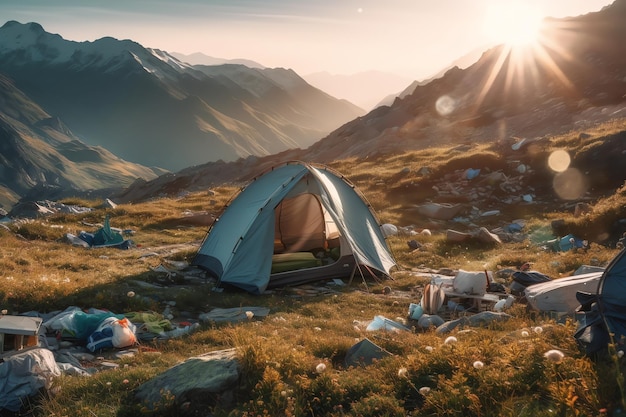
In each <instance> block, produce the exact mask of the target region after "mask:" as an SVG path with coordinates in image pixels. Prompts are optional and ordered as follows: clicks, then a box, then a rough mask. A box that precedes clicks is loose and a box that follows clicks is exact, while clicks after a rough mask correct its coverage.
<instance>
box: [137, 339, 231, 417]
mask: <svg viewBox="0 0 626 417" xmlns="http://www.w3.org/2000/svg"><path fill="white" fill-rule="evenodd" d="M239 375H240V366H239V362H238V361H237V358H236V352H235V349H227V350H220V351H216V352H210V353H207V354H204V355H201V356H196V357H192V358H189V359H187V360H186V361H184V362H182V363H180V364H178V365H175V366H174V367H172V368H170V369H168V370H167V371H165V372H163V373H162V374H160V375H157V376H156V377H155V378H153V379H151V380H150V381H147V382H145V383H144V384H142V385H141V386H140V387H139V388H137V390H136V391H135V398H136V399H137V400H139V402H140V403H141V406H142V408H143V409H144V410H147V411H155V410H157V409H159V410H163V408H164V407H165V408H172V409H177V410H183V411H184V410H185V409H190V408H196V407H199V406H215V405H219V406H221V407H225V406H228V405H229V404H231V403H232V402H233V399H234V389H235V388H236V386H237V383H238V381H239Z"/></svg>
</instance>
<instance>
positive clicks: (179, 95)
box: [0, 21, 364, 171]
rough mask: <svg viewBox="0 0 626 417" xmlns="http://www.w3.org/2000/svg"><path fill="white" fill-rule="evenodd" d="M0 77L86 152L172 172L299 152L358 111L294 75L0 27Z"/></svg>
mask: <svg viewBox="0 0 626 417" xmlns="http://www.w3.org/2000/svg"><path fill="white" fill-rule="evenodd" d="M0 73H1V74H4V75H5V76H6V77H8V78H10V79H11V80H12V82H13V84H14V85H15V87H16V88H18V89H19V90H21V91H22V92H23V93H24V94H25V95H27V96H28V97H30V98H31V99H32V100H33V101H34V102H35V103H37V104H38V105H39V106H41V107H42V108H43V109H45V111H46V112H48V113H49V114H51V115H53V116H55V117H58V118H59V119H61V120H62V121H63V122H64V123H65V124H66V125H67V126H69V127H70V128H71V130H72V131H73V132H74V134H75V135H76V136H77V137H79V138H81V140H83V141H84V142H85V143H86V144H88V145H93V146H103V147H105V148H106V149H108V150H109V151H111V152H112V153H114V154H115V155H117V156H119V157H121V158H123V159H125V160H128V161H132V162H134V163H139V164H142V165H145V166H156V167H161V168H164V169H167V170H170V171H175V170H178V169H182V168H185V167H188V166H192V165H196V164H201V163H206V162H210V161H217V160H224V161H233V160H236V159H237V158H240V157H246V156H249V155H257V156H263V155H271V154H274V153H277V152H280V151H282V150H285V149H291V148H305V147H307V146H309V145H311V144H312V143H314V142H315V141H317V140H319V139H320V138H321V137H323V136H325V135H327V134H328V133H329V132H331V131H332V130H334V129H336V128H337V127H339V126H341V125H342V124H343V123H345V122H347V121H349V120H352V119H354V118H355V117H358V116H360V115H362V114H363V113H364V110H363V109H360V108H358V107H357V106H355V105H353V104H351V103H349V102H347V101H345V100H339V99H336V98H334V97H332V96H330V95H329V94H327V93H325V92H323V91H321V90H319V89H317V88H314V87H312V86H311V85H309V84H308V83H306V82H305V81H304V80H303V79H302V78H301V77H300V76H298V75H297V74H296V73H295V72H294V71H292V70H288V69H282V68H274V69H269V68H249V67H247V66H244V65H241V64H224V65H220V66H208V65H190V64H187V63H185V62H182V61H180V60H178V59H176V58H175V57H174V56H173V55H171V54H169V53H167V52H165V51H161V50H156V49H150V48H144V47H143V46H141V45H140V44H138V43H136V42H133V41H131V40H117V39H114V38H110V37H106V38H102V39H98V40H96V41H94V42H74V41H68V40H65V39H63V38H62V37H61V36H60V35H57V34H51V33H48V32H46V31H45V30H44V29H43V28H42V27H41V26H40V25H39V24H37V23H26V24H21V23H18V22H15V21H9V22H7V23H5V24H4V25H3V26H2V27H0Z"/></svg>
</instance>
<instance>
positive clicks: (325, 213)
mask: <svg viewBox="0 0 626 417" xmlns="http://www.w3.org/2000/svg"><path fill="white" fill-rule="evenodd" d="M192 264H193V265H196V266H198V267H200V268H202V269H204V270H205V271H207V273H208V274H209V275H211V276H212V277H214V278H216V279H217V280H218V281H219V282H220V283H221V284H227V285H232V286H235V287H239V288H242V289H244V290H246V291H248V292H251V293H257V294H258V293H262V292H263V291H265V290H266V289H267V288H273V287H278V286H287V285H298V284H303V283H306V282H313V281H319V280H323V279H334V278H347V277H351V276H353V274H355V272H356V271H357V269H358V270H360V271H361V273H362V272H363V270H367V271H369V272H371V273H372V274H374V275H387V276H388V275H389V272H390V269H391V268H392V267H393V266H395V265H396V262H395V260H394V258H393V255H392V254H391V251H390V250H389V247H388V245H387V242H386V241H385V237H384V236H383V233H382V231H381V229H380V224H379V222H378V220H377V218H376V215H375V213H374V212H373V210H372V209H371V207H370V206H369V204H368V203H367V201H366V200H365V199H364V198H363V197H362V195H361V194H360V193H359V192H358V191H357V190H356V189H355V186H354V185H352V184H351V183H350V182H349V181H348V180H346V179H345V178H344V177H343V176H341V175H340V174H338V173H336V172H335V171H333V170H331V169H329V168H327V167H323V166H318V165H316V166H314V165H312V164H308V163H302V162H290V163H287V164H284V165H281V166H279V167H275V168H272V169H271V170H269V171H267V172H265V173H264V174H262V175H260V176H258V177H257V178H255V179H253V180H252V181H251V182H250V183H249V184H248V185H247V186H246V187H244V188H243V189H242V190H241V192H240V193H239V194H238V195H237V196H236V197H235V198H234V199H233V200H232V201H231V203H230V204H229V205H228V206H227V207H226V208H225V210H224V212H223V213H222V215H221V216H220V217H219V218H218V219H217V220H216V221H215V222H214V223H213V225H212V226H211V228H210V229H209V232H208V234H207V236H206V237H205V239H204V241H203V243H202V245H201V246H200V249H199V251H198V253H197V254H196V256H195V258H194V260H193V262H192Z"/></svg>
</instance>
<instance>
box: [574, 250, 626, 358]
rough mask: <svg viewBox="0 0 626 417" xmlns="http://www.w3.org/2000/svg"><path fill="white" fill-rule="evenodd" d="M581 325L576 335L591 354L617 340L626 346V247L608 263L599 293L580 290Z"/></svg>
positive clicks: (617, 345) (578, 296) (619, 345)
mask: <svg viewBox="0 0 626 417" xmlns="http://www.w3.org/2000/svg"><path fill="white" fill-rule="evenodd" d="M576 296H577V299H578V301H579V302H580V307H579V308H578V313H579V314H578V319H579V325H578V329H577V330H576V334H575V338H576V339H577V340H578V342H579V343H580V344H581V345H582V347H583V348H584V349H585V351H586V353H587V354H593V353H596V352H600V351H602V350H604V349H606V348H607V346H608V345H609V344H613V343H615V347H616V349H617V350H623V349H624V348H625V347H626V249H622V251H621V252H619V253H618V254H617V255H616V256H615V258H613V260H612V261H611V262H610V263H609V265H608V266H607V267H606V269H605V270H604V272H603V273H602V276H601V277H600V280H599V282H598V289H597V291H596V292H595V293H584V292H579V293H577V295H576Z"/></svg>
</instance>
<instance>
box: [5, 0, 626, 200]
mask: <svg viewBox="0 0 626 417" xmlns="http://www.w3.org/2000/svg"><path fill="white" fill-rule="evenodd" d="M624 21H626V0H616V1H615V2H614V3H613V4H612V5H610V6H607V7H605V8H604V9H602V10H601V11H598V12H594V13H588V14H586V15H583V16H578V17H568V18H564V19H547V20H546V21H545V22H544V23H545V24H544V27H545V29H544V33H543V39H544V42H543V47H542V48H536V49H532V50H531V49H527V50H525V51H524V53H522V52H520V51H519V50H509V49H508V48H507V47H506V46H503V45H500V46H497V47H494V48H491V49H488V50H486V51H484V52H483V54H482V56H481V57H480V59H478V61H476V62H475V63H474V64H472V65H470V66H468V67H467V68H459V67H453V68H451V69H449V70H448V71H446V72H445V73H443V74H442V75H441V76H439V77H437V78H434V79H432V80H427V81H425V82H422V83H415V84H414V85H411V86H410V87H409V88H407V89H406V90H405V91H404V92H403V93H402V94H400V97H397V98H395V99H394V100H393V101H392V102H390V103H389V104H388V105H383V106H380V107H377V108H375V109H374V110H372V111H370V112H368V113H366V114H365V113H364V112H363V111H362V110H361V109H359V108H357V107H356V106H354V105H351V104H350V103H348V102H346V101H343V100H338V99H334V98H333V97H331V96H329V95H328V94H326V93H324V92H322V91H320V90H318V89H316V88H314V87H311V86H310V85H309V84H308V83H306V82H305V81H304V80H303V79H302V78H301V77H300V76H298V75H297V74H295V73H294V72H293V71H290V70H285V69H267V68H249V67H246V66H244V65H241V64H228V63H227V64H221V65H191V64H188V63H185V62H183V61H181V60H179V59H177V58H176V57H175V56H173V55H171V54H168V53H167V52H164V51H159V50H152V49H146V48H143V47H141V45H139V44H136V43H134V42H132V41H118V40H115V39H112V38H103V39H100V40H97V41H95V42H92V43H90V42H83V43H76V42H69V41H65V40H63V39H62V38H61V37H60V36H59V35H52V34H49V33H46V32H45V31H44V30H43V29H42V28H41V26H39V25H37V24H35V23H29V24H20V23H17V22H8V23H7V24H5V25H4V26H3V27H2V28H0V74H5V76H6V77H7V78H5V79H4V84H6V85H7V86H8V87H7V88H9V87H10V88H11V90H10V91H12V92H11V93H10V94H11V95H13V96H18V95H19V96H20V97H22V98H23V100H27V99H28V100H32V104H31V105H32V106H33V108H38V109H39V112H40V113H37V114H38V115H37V116H36V117H34V116H33V117H31V118H30V119H27V118H24V117H16V116H15V115H10V117H7V115H6V114H5V113H6V112H5V113H3V112H1V111H0V115H2V117H3V118H2V119H0V120H2V121H4V123H5V126H3V127H2V130H0V135H3V137H2V138H0V139H2V143H3V146H5V145H4V143H5V142H8V141H5V140H4V136H6V137H7V138H12V140H13V141H14V142H15V143H18V145H17V146H15V148H16V149H17V148H19V149H21V151H22V152H24V150H23V149H24V148H26V149H29V147H30V146H35V147H37V146H41V145H39V143H40V142H43V143H48V144H50V143H52V144H54V145H55V146H56V147H57V148H59V149H62V150H64V151H65V152H66V154H68V152H67V150H66V149H65V148H66V147H67V146H69V145H67V144H69V143H71V144H72V145H73V146H75V147H79V146H80V147H84V150H83V151H81V152H75V153H73V155H74V156H75V157H74V162H75V163H76V162H81V163H83V162H84V160H82V159H80V158H77V157H76V155H83V154H91V155H93V151H94V150H98V151H100V153H99V154H100V155H104V152H105V151H104V149H106V151H108V152H109V153H108V154H107V155H109V156H111V157H112V158H117V159H116V161H117V163H118V164H121V165H123V166H124V167H125V168H124V169H126V170H129V169H130V167H134V168H133V169H144V170H145V171H142V173H141V174H140V173H137V174H131V175H130V176H133V175H135V178H138V180H136V181H134V182H132V184H131V185H128V182H129V180H130V178H129V177H130V176H129V177H125V179H124V180H122V181H121V182H120V183H119V188H118V189H117V191H115V192H113V191H108V193H109V195H114V196H115V197H116V198H117V199H118V200H119V201H120V202H124V201H135V200H141V199H147V198H152V197H154V196H155V195H168V194H176V193H179V192H181V191H182V190H184V189H190V190H191V189H202V188H206V187H210V186H213V185H216V184H220V183H224V182H232V181H244V180H246V179H248V178H250V177H252V176H253V175H254V174H257V173H258V172H261V171H262V170H264V169H266V168H268V167H269V166H272V165H273V164H276V163H279V162H283V161H286V160H295V159H297V160H303V161H312V162H320V163H331V162H333V161H336V160H340V159H347V158H356V159H370V160H377V159H384V158H387V157H392V156H393V155H397V154H401V153H403V152H406V151H410V150H416V149H426V148H428V147H430V146H433V145H439V144H446V145H450V144H452V145H453V144H458V145H459V146H465V147H471V146H472V145H473V144H475V143H484V142H490V143H491V142H492V143H498V142H501V143H503V144H505V145H506V144H510V143H514V142H518V141H520V140H521V139H529V140H534V139H537V138H542V137H545V136H548V135H557V134H560V133H566V132H568V131H571V130H572V129H573V128H574V127H577V128H580V127H583V128H584V127H587V126H590V127H591V126H594V125H596V124H597V123H599V122H603V121H606V120H611V119H614V118H623V117H626V46H625V45H624V43H623V42H622V40H623V39H626V28H625V27H624V25H623V22H624ZM550 28H552V29H550ZM5 94H8V93H4V92H2V93H0V99H3V98H4V95H5ZM34 103H37V105H35V104H34ZM42 109H45V111H44V110H42ZM50 109H54V111H52V110H50ZM0 110H4V109H3V108H2V109H0ZM351 112H352V115H350V113H351ZM13 113H16V111H15V110H14V111H13ZM339 113H341V115H340V114H339ZM339 116H341V117H339ZM340 119H341V120H340ZM315 121H317V123H316V122H315ZM17 122H19V123H21V125H19V126H18V125H16V123H17ZM322 122H323V125H322ZM42 123H43V124H44V125H45V124H47V126H51V127H47V129H48V133H47V135H52V136H53V138H62V139H60V140H59V139H56V140H52V139H51V138H49V137H46V136H45V135H43V133H41V132H42V129H41V127H40V126H39V125H41V124H42ZM16 126H18V128H16ZM333 126H334V127H333ZM322 127H323V128H322ZM220 129H223V130H220ZM324 130H327V133H323V134H322V133H320V132H322V131H324ZM5 132H9V133H5ZM14 132H18V133H20V132H26V133H27V134H26V135H24V134H21V135H18V136H16V133H14ZM72 132H76V134H74V133H72ZM236 135H239V136H237V137H236V138H235V136H236ZM272 135H273V136H272ZM316 135H318V136H316ZM270 136H272V140H271V141H270V140H269V139H268V138H269V137H270ZM24 137H37V138H39V140H40V142H37V143H36V144H32V145H31V144H30V143H27V142H26V140H25V139H24ZM303 137H307V139H306V140H303V139H302V138H303ZM18 139H19V140H18ZM296 139H298V140H300V141H297V140H296ZM208 143H210V146H209V145H207V144H208ZM207 147H208V148H209V149H207ZM81 149H82V148H81ZM233 149H234V150H233ZM29 152H31V154H33V152H32V151H29ZM110 152H112V153H113V154H115V155H117V156H113V155H112V154H111V153H110ZM224 152H228V155H229V157H225V156H222V157H220V158H219V160H218V159H217V158H216V157H217V156H218V155H223V154H224ZM3 155H4V151H3ZM37 158H40V156H38V157H37ZM37 158H35V157H33V158H32V160H33V161H35V160H36V159H37ZM122 158H123V159H122ZM194 158H195V159H194ZM66 159H67V158H66ZM44 160H45V159H44ZM138 160H139V162H140V163H141V164H143V165H146V166H165V167H166V168H168V169H170V170H177V171H176V173H175V174H172V173H167V174H165V175H159V171H158V169H156V168H151V169H148V168H145V167H139V166H137V165H132V164H134V163H136V162H137V161H138ZM60 161H61V162H59V161H57V163H56V167H57V168H60V167H64V166H65V165H66V162H65V160H60ZM127 161H132V162H127ZM188 161H193V162H188ZM202 161H204V163H203V162H202ZM111 163H112V162H111V159H107V160H106V162H104V161H103V162H101V163H100V164H99V165H98V166H103V165H107V164H111ZM49 165H50V164H49ZM52 165H54V164H52ZM68 166H69V165H68ZM3 168H4V164H3ZM15 169H18V167H17V165H16V166H15V168H14V170H15ZM91 169H95V165H92V167H91ZM8 171H11V170H10V169H8V170H7V169H3V170H1V171H0V183H3V184H5V185H6V183H7V180H6V178H7V172H8ZM36 171H37V168H34V169H33V170H31V172H29V173H28V176H27V179H28V180H27V181H26V180H21V182H20V183H19V184H18V185H19V187H18V185H14V187H17V188H13V187H5V188H6V189H7V190H8V191H6V192H5V194H6V195H7V197H6V198H5V199H6V200H11V199H13V200H14V199H15V198H16V197H20V196H21V197H23V195H24V192H25V191H26V190H27V188H28V187H29V186H31V185H32V184H40V186H39V187H38V188H37V187H35V189H36V190H37V192H38V194H37V195H38V196H45V195H46V190H44V189H42V187H41V184H54V183H55V182H56V183H58V184H62V185H64V184H68V183H67V182H64V181H66V180H65V178H68V177H71V176H65V177H63V178H64V179H63V180H61V177H59V179H54V175H53V174H50V173H48V174H46V175H45V176H44V177H41V176H38V175H35V174H34V172H36ZM42 172H43V170H42ZM46 172H48V171H46ZM81 172H82V171H81ZM161 172H162V171H161ZM82 175H85V174H82ZM156 175H159V176H158V177H156V178H155V176H156ZM615 175H622V176H623V177H626V175H625V174H624V173H616V174H615ZM13 182H14V183H15V182H16V181H15V180H14V181H13ZM21 184H25V185H21ZM92 186H93V187H97V184H95V183H94V184H93V185H89V187H85V186H81V187H75V188H76V189H83V190H84V189H87V188H91V187H92ZM20 187H21V188H20ZM31 197H32V194H31Z"/></svg>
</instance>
